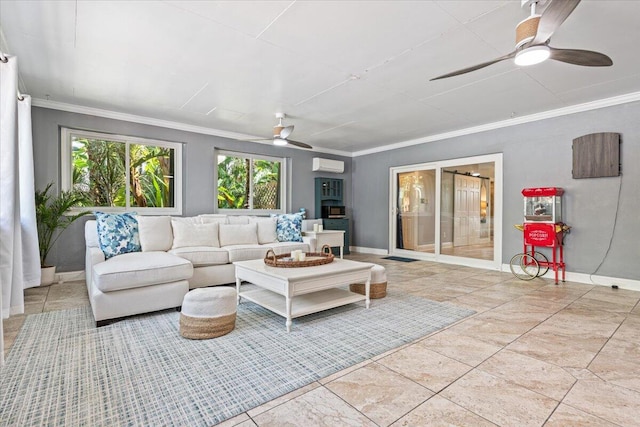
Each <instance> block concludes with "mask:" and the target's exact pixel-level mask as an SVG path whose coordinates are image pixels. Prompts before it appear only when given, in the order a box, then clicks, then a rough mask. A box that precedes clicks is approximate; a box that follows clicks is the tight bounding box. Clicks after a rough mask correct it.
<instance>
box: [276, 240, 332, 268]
mask: <svg viewBox="0 0 640 427" xmlns="http://www.w3.org/2000/svg"><path fill="white" fill-rule="evenodd" d="M287 258H291V254H290V253H288V254H282V255H276V253H275V252H273V249H269V250H268V251H267V253H266V255H265V256H264V263H265V264H267V265H269V266H271V267H282V268H297V267H313V266H316V265H323V264H329V263H331V262H333V259H334V256H333V254H332V253H331V248H330V247H329V245H324V246H323V247H322V252H307V253H306V258H307V259H305V260H304V261H291V260H286V259H287Z"/></svg>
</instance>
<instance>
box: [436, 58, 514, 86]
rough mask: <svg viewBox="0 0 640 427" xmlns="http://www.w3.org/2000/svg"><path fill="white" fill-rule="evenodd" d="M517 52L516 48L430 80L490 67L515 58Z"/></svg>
mask: <svg viewBox="0 0 640 427" xmlns="http://www.w3.org/2000/svg"><path fill="white" fill-rule="evenodd" d="M516 53H517V52H516V51H515V50H514V51H513V52H511V53H508V54H506V55H504V56H501V57H500V58H496V59H494V60H492V61H487V62H483V63H482V64H478V65H474V66H473V67H468V68H463V69H462V70H457V71H453V72H451V73H447V74H443V75H441V76H438V77H434V78H432V79H429V81H433V80H440V79H446V78H447V77H453V76H459V75H460V74H466V73H470V72H471V71H476V70H479V69H481V68H484V67H488V66H489V65H492V64H495V63H496V62H500V61H504V60H505V59H511V58H515V56H516Z"/></svg>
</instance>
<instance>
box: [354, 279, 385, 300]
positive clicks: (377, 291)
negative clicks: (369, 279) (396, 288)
mask: <svg viewBox="0 0 640 427" xmlns="http://www.w3.org/2000/svg"><path fill="white" fill-rule="evenodd" d="M349 290H350V291H351V292H355V293H357V294H360V295H364V292H365V289H364V283H352V284H351V285H349ZM386 296H387V282H381V283H371V284H370V285H369V298H371V299H378V298H384V297H386Z"/></svg>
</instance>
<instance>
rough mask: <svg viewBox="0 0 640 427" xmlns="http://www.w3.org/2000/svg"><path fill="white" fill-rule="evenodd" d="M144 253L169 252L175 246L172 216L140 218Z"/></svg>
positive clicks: (139, 227)
mask: <svg viewBox="0 0 640 427" xmlns="http://www.w3.org/2000/svg"><path fill="white" fill-rule="evenodd" d="M138 232H139V233H140V246H142V252H149V251H168V250H169V249H171V245H172V244H173V229H172V228H171V217H170V216H138Z"/></svg>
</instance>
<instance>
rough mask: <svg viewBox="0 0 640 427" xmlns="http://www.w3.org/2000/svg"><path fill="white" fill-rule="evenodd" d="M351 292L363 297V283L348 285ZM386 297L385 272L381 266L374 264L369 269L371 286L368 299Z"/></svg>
mask: <svg viewBox="0 0 640 427" xmlns="http://www.w3.org/2000/svg"><path fill="white" fill-rule="evenodd" d="M349 290H350V291H351V292H356V293H358V294H362V295H364V293H365V289H364V283H353V284H351V285H349ZM386 295H387V270H385V268H384V267H383V266H381V265H378V264H374V265H373V267H371V284H370V285H369V298H371V299H378V298H384V297H385V296H386Z"/></svg>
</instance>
